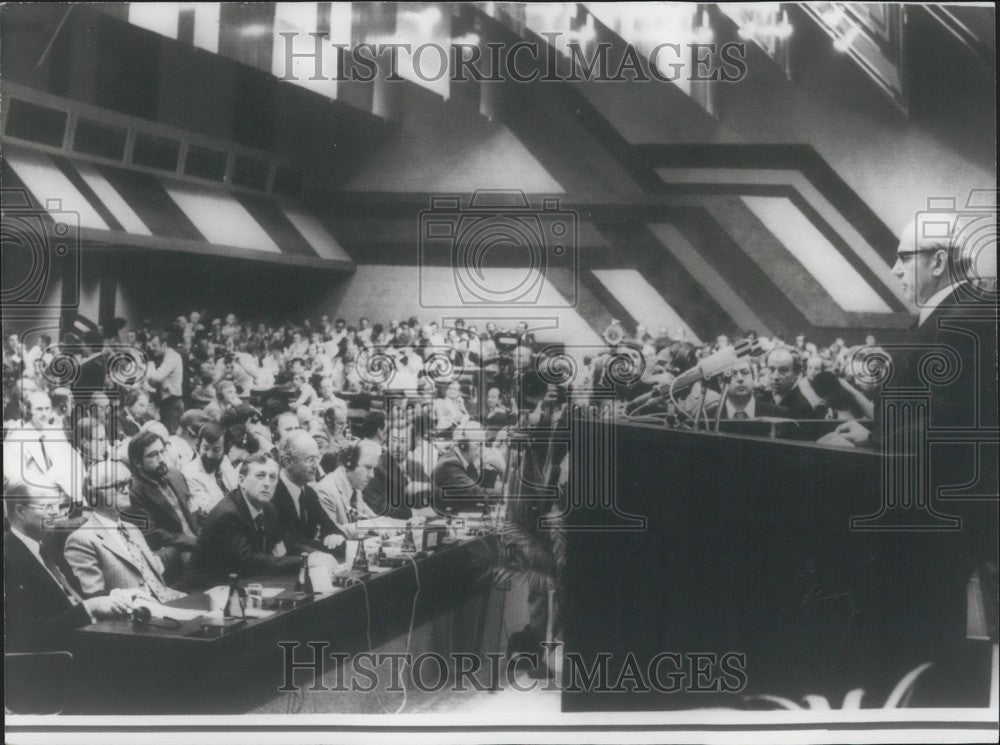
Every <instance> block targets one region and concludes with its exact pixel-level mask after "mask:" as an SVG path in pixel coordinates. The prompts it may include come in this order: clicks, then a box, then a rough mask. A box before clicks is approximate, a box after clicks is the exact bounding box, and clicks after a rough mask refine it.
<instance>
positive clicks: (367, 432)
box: [360, 410, 385, 440]
mask: <svg viewBox="0 0 1000 745" xmlns="http://www.w3.org/2000/svg"><path fill="white" fill-rule="evenodd" d="M382 429H385V414H383V413H382V412H381V411H378V410H375V411H369V412H368V413H367V414H365V418H364V420H363V421H362V422H361V432H360V434H361V437H363V438H364V439H366V440H372V439H374V438H375V437H377V436H378V433H379V430H382Z"/></svg>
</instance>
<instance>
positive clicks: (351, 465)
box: [337, 443, 361, 471]
mask: <svg viewBox="0 0 1000 745" xmlns="http://www.w3.org/2000/svg"><path fill="white" fill-rule="evenodd" d="M337 460H338V461H339V462H340V465H342V466H343V467H344V468H346V469H347V470H348V471H353V470H354V469H355V468H357V467H358V461H359V460H361V445H360V444H359V443H354V444H353V445H348V446H347V447H345V448H344V449H343V450H341V451H340V452H339V453H338V454H337Z"/></svg>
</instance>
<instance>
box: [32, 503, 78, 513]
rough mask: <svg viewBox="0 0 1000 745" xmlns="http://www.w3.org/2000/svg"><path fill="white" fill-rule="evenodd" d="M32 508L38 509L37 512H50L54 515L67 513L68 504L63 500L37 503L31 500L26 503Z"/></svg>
mask: <svg viewBox="0 0 1000 745" xmlns="http://www.w3.org/2000/svg"><path fill="white" fill-rule="evenodd" d="M28 506H29V507H31V509H33V510H38V511H39V512H45V513H52V514H54V515H65V514H67V513H69V510H70V506H69V505H68V504H66V503H65V502H45V503H44V504H38V503H34V502H32V503H31V504H29V505H28Z"/></svg>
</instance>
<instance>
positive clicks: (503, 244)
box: [420, 190, 579, 308]
mask: <svg viewBox="0 0 1000 745" xmlns="http://www.w3.org/2000/svg"><path fill="white" fill-rule="evenodd" d="M578 240H579V230H578V218H577V214H576V213H575V212H573V211H571V210H563V209H560V207H559V200H558V199H555V198H546V199H543V200H542V205H541V208H540V209H535V208H532V207H531V205H530V204H529V203H528V199H527V197H526V196H525V194H524V192H522V191H520V190H479V191H476V192H474V193H473V195H472V198H471V200H470V201H469V204H468V206H467V207H464V208H463V207H462V204H461V198H460V197H458V196H436V197H432V198H431V206H430V209H429V210H425V211H423V212H421V213H420V301H421V305H422V306H423V307H426V308H462V307H466V306H469V305H530V306H534V307H539V308H566V307H573V306H575V305H576V287H577V245H578ZM449 270H450V271H449ZM553 272H558V273H559V275H560V277H559V292H548V293H545V292H544V290H545V285H546V279H547V278H549V277H552V276H553Z"/></svg>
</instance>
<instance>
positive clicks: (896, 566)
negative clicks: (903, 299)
mask: <svg viewBox="0 0 1000 745" xmlns="http://www.w3.org/2000/svg"><path fill="white" fill-rule="evenodd" d="M928 219H929V220H930V219H932V220H933V223H934V225H933V227H935V228H938V227H939V226H942V225H943V224H944V221H945V220H948V214H947V213H941V214H933V215H932V218H931V217H928ZM949 222H952V221H950V220H949ZM925 227H928V226H927V225H925V224H922V223H921V222H920V221H918V222H916V223H911V224H910V225H908V226H907V227H906V228H905V229H904V230H903V233H902V234H901V236H900V242H899V247H898V249H897V251H896V262H895V264H893V267H892V272H893V274H894V275H895V276H896V278H897V279H898V280H899V282H900V286H901V287H902V290H903V292H904V294H905V295H906V296H907V298H908V299H909V300H910V301H911V303H912V304H913V306H914V307H915V308H916V309H917V311H918V318H917V323H916V325H915V327H914V329H913V330H912V331H911V332H910V334H909V336H908V338H907V339H906V341H905V343H903V344H899V345H896V346H895V348H889V349H888V350H882V351H883V352H884V351H888V352H891V353H892V354H891V356H892V365H891V366H888V367H887V368H886V370H887V371H888V373H889V375H888V378H887V379H886V380H885V381H883V382H882V384H881V390H879V391H878V393H877V396H876V402H875V419H874V428H873V429H872V430H869V429H868V428H866V427H864V426H863V425H861V424H859V423H857V422H845V423H844V424H842V425H841V426H840V427H838V428H837V430H836V432H835V433H834V434H833V435H832V436H830V437H828V438H824V442H825V443H826V444H835V445H855V446H862V447H877V446H881V447H882V450H883V453H884V454H885V457H887V458H899V459H900V462H902V463H905V460H904V459H909V458H913V459H914V460H915V461H916V462H917V463H918V464H919V458H920V456H921V454H922V453H923V454H924V457H927V453H928V451H929V450H930V449H929V448H927V431H928V430H932V429H938V430H939V429H941V428H955V429H964V430H966V431H969V432H970V433H971V432H974V431H975V430H976V429H979V430H987V431H989V430H990V429H993V430H994V431H995V428H996V427H997V357H996V351H997V326H996V322H997V315H996V314H997V309H996V305H995V304H994V303H995V301H991V300H990V293H987V292H983V291H981V290H980V289H979V287H978V285H977V283H976V282H975V281H974V280H975V278H974V277H973V276H972V275H973V271H972V269H973V267H972V266H971V259H972V258H974V257H972V256H970V255H967V254H966V247H965V246H963V245H962V243H961V241H960V240H958V236H959V235H960V234H961V232H960V231H958V230H956V229H955V228H956V223H955V222H952V224H951V226H950V227H951V230H949V231H940V230H934V231H928V230H924V228H925ZM942 232H946V233H947V234H945V235H942ZM929 233H930V234H929ZM910 392H912V393H910ZM924 396H926V397H927V398H926V408H925V409H921V408H919V407H917V406H915V405H914V404H915V403H916V401H917V400H919V399H920V398H922V397H924ZM897 397H901V398H897ZM894 399H897V400H896V401H894ZM890 407H891V410H890ZM907 411H910V412H913V413H914V415H913V416H912V417H910V418H907V417H905V414H906V413H907ZM949 444H952V445H954V443H949ZM947 452H949V453H951V454H952V455H950V456H949V457H946V458H933V457H931V461H930V463H927V464H925V466H924V468H925V471H924V472H925V473H926V476H927V477H929V478H927V482H928V483H926V484H922V486H923V489H925V490H926V491H925V493H924V494H921V493H904V494H902V495H898V494H892V495H891V496H893V497H895V498H896V499H897V500H902V501H903V503H904V504H905V503H906V502H907V501H909V500H913V499H916V500H917V503H918V504H919V501H920V499H921V498H922V497H925V496H926V497H928V498H929V501H928V506H929V507H931V508H934V509H937V510H940V511H942V512H944V513H945V514H947V515H958V516H960V517H961V519H962V524H961V530H946V531H941V530H937V531H934V530H927V531H919V530H915V531H905V532H902V533H901V532H900V531H895V532H894V533H893V534H892V535H891V537H889V536H888V535H887V537H886V538H885V540H883V541H882V543H881V546H880V550H881V553H880V554H879V555H878V556H876V558H875V565H876V566H878V567H880V568H885V567H888V569H889V571H888V572H887V576H882V575H880V576H879V577H878V582H877V583H876V585H875V587H876V590H875V592H876V593H877V594H878V596H879V597H880V598H882V599H883V601H882V605H883V608H885V609H886V612H885V617H886V619H887V620H886V624H887V629H883V630H882V635H883V636H884V637H885V638H886V639H887V640H888V644H887V651H885V652H884V653H883V654H881V655H880V656H877V657H875V661H876V664H878V665H879V666H880V667H881V668H882V669H884V670H888V671H890V674H892V675H896V676H897V679H898V676H899V675H901V674H902V673H903V672H905V671H906V670H908V669H912V667H913V666H914V665H915V664H919V662H922V661H927V660H931V661H933V662H934V669H932V670H931V671H930V675H931V680H930V681H925V684H924V686H925V689H927V690H931V691H933V693H934V696H935V701H934V705H965V704H959V703H955V701H957V699H955V698H954V696H953V694H952V693H949V690H950V689H956V690H958V689H959V688H961V686H955V685H954V682H955V681H958V680H961V679H962V678H963V674H962V672H961V671H959V672H957V673H956V670H957V669H958V668H959V667H961V664H960V660H961V659H962V651H961V650H962V648H963V645H966V634H967V629H968V626H967V624H968V621H969V619H968V617H967V602H968V601H969V599H970V598H973V597H974V596H975V593H973V594H970V593H969V592H968V583H969V579H970V577H972V576H973V573H974V572H975V573H976V574H977V576H978V577H979V580H980V584H982V585H983V587H984V588H988V587H989V586H990V585H992V589H991V590H986V591H984V592H983V593H982V600H983V601H984V605H985V610H986V616H987V618H988V619H991V622H992V624H994V625H993V628H992V631H991V632H989V633H992V634H993V635H994V636H993V638H994V639H995V634H996V626H995V623H996V617H997V594H996V584H995V582H996V569H995V566H996V545H997V543H996V542H997V506H996V501H990V500H985V501H984V500H982V499H978V500H977V499H969V500H962V499H955V500H948V501H940V500H938V499H935V497H936V496H937V492H938V490H939V489H940V488H941V487H944V486H948V485H953V484H963V483H966V482H968V481H969V476H970V474H969V472H968V460H966V459H963V458H961V457H955V455H956V454H958V453H960V452H961V451H960V450H959V449H958V448H954V447H953V448H950V449H949V450H948V451H947ZM931 456H933V452H931ZM976 470H977V472H978V473H977V475H981V476H982V480H981V481H980V483H979V484H978V487H979V489H980V491H979V492H978V493H981V494H991V493H992V494H995V493H996V489H997V485H996V475H995V473H996V472H995V471H993V475H992V477H990V475H989V472H988V471H986V470H985V469H982V468H981V467H979V468H977V469H976ZM913 481H914V482H917V481H920V480H919V479H914V480H913ZM895 488H897V489H898V488H902V487H901V486H900V485H897V486H896V487H895ZM883 574H886V573H883ZM989 622H990V621H988V623H989ZM935 671H936V672H935ZM935 674H936V675H937V676H938V680H937V681H935V680H934V679H933V678H934V675H935ZM949 676H951V680H949ZM959 698H961V697H960V696H959ZM976 705H985V704H984V703H983V702H981V703H978V704H976Z"/></svg>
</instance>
